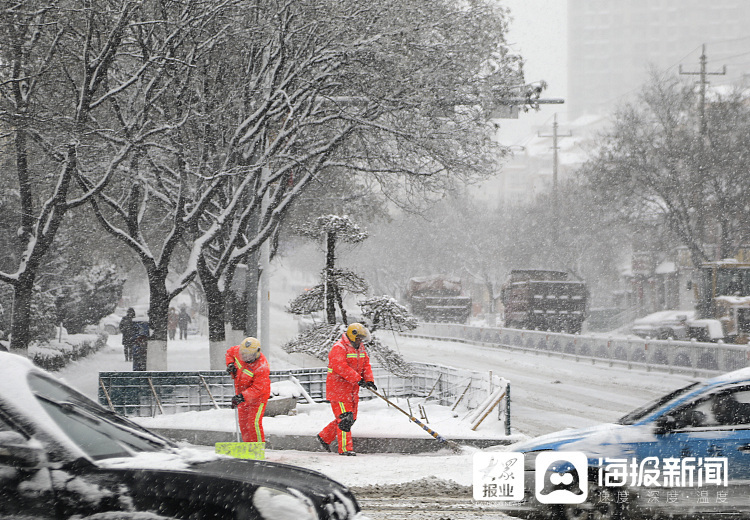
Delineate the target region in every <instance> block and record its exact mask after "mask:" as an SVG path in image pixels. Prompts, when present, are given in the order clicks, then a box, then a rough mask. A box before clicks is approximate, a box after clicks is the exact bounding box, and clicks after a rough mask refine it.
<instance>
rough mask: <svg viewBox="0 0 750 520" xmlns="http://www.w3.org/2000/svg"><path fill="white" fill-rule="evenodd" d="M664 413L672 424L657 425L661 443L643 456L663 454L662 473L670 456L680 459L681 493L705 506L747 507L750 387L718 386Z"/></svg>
mask: <svg viewBox="0 0 750 520" xmlns="http://www.w3.org/2000/svg"><path fill="white" fill-rule="evenodd" d="M665 417H669V418H671V419H670V422H669V423H668V424H669V425H668V426H666V427H665V428H664V429H660V428H658V427H657V430H656V442H655V443H653V445H652V446H650V447H648V448H646V447H643V448H646V449H645V450H644V449H641V450H639V451H640V452H641V453H639V458H642V457H643V456H645V455H647V454H646V453H644V451H649V452H650V453H648V455H650V456H656V457H658V458H659V459H660V463H661V466H662V474H664V470H665V467H664V464H665V460H667V459H673V460H674V459H678V460H679V467H680V473H679V480H680V484H681V485H680V490H679V494H680V496H682V497H684V498H685V499H686V500H687V501H688V502H695V505H696V507H699V508H700V509H706V510H708V509H711V510H713V509H717V510H726V511H727V512H730V511H731V512H734V511H748V510H749V509H750V503H749V502H748V500H747V490H748V485H750V385H747V384H741V385H730V386H723V387H721V388H717V389H713V390H712V391H709V392H707V393H706V394H703V395H701V396H699V397H697V398H696V399H695V400H694V401H692V402H690V403H687V404H685V405H682V406H679V407H677V408H675V410H673V411H671V412H669V413H668V414H666V416H665ZM662 424H665V423H662ZM673 464H674V463H673ZM724 472H725V473H724ZM673 474H674V473H673ZM675 476H676V475H675Z"/></svg>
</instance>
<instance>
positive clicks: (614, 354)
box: [404, 323, 750, 375]
mask: <svg viewBox="0 0 750 520" xmlns="http://www.w3.org/2000/svg"><path fill="white" fill-rule="evenodd" d="M404 335H405V336H416V337H428V338H434V339H449V340H457V341H466V342H471V343H476V344H482V345H490V346H491V345H497V346H502V347H507V348H514V349H523V350H529V351H534V352H537V353H546V354H548V355H560V356H572V357H575V358H585V359H591V360H592V361H596V360H602V361H606V362H609V363H610V364H615V363H617V364H622V365H626V366H628V368H633V367H640V368H646V369H660V370H669V371H683V372H694V373H695V374H696V375H697V374H698V373H699V372H702V373H707V374H712V373H720V372H730V371H732V370H737V369H740V368H745V367H747V366H750V348H749V347H748V345H733V344H725V343H700V342H697V341H675V340H652V339H644V338H640V337H633V336H628V337H624V338H623V337H614V336H612V337H608V336H603V335H586V334H580V335H579V334H564V333H555V332H543V331H534V330H521V329H508V328H499V327H475V326H468V325H460V324H453V323H422V324H420V326H419V327H418V328H417V329H416V330H415V331H414V332H412V333H409V334H404Z"/></svg>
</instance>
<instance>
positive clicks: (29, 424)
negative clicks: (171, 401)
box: [0, 352, 359, 520]
mask: <svg viewBox="0 0 750 520" xmlns="http://www.w3.org/2000/svg"><path fill="white" fill-rule="evenodd" d="M358 515H359V506H358V504H357V501H356V499H355V497H354V496H353V495H352V493H351V492H350V491H349V489H347V488H346V487H345V486H343V485H341V484H339V483H337V482H335V481H333V480H331V479H330V478H328V477H326V476H325V475H322V474H320V473H317V472H315V471H311V470H307V469H302V468H298V467H295V466H289V465H285V464H277V463H270V462H265V461H254V460H238V459H232V458H229V457H226V456H222V455H216V454H214V453H210V452H206V451H201V450H199V449H197V448H194V447H190V446H177V445H175V444H174V443H172V442H171V441H169V440H166V439H164V438H163V437H160V436H158V435H156V434H154V433H152V432H149V431H148V430H146V429H144V428H142V427H141V426H138V425H137V424H135V423H133V422H132V421H129V420H128V419H126V418H124V417H122V416H120V415H117V414H115V413H113V412H110V411H108V410H106V409H104V408H102V407H101V406H100V405H99V404H97V403H95V402H94V401H92V400H90V399H89V398H87V397H86V396H84V395H83V394H81V393H79V392H78V391H76V390H74V389H73V388H71V387H69V386H68V385H66V384H65V383H63V382H61V381H60V380H59V379H57V378H55V377H53V376H52V375H50V374H49V373H47V372H45V371H43V370H41V369H39V368H37V367H35V366H34V365H33V364H32V363H31V362H30V361H29V360H27V359H26V358H24V357H21V356H18V355H15V354H10V353H3V352H0V518H20V517H23V518H45V519H46V518H65V519H68V518H71V517H74V518H84V517H86V518H88V517H90V518H91V519H92V520H93V519H113V518H118V519H124V518H127V519H146V518H148V519H154V518H190V519H196V520H197V519H224V518H226V519H248V520H250V519H253V520H255V519H258V520H260V519H267V520H271V519H273V520H283V519H293V520H307V519H330V520H345V519H353V518H355V517H356V516H358Z"/></svg>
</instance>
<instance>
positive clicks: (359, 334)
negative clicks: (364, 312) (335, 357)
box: [346, 323, 370, 343]
mask: <svg viewBox="0 0 750 520" xmlns="http://www.w3.org/2000/svg"><path fill="white" fill-rule="evenodd" d="M346 337H347V338H349V341H351V342H352V343H354V342H355V341H357V338H362V341H367V340H368V339H370V331H369V330H367V328H365V326H364V325H362V324H361V323H352V324H351V325H349V326H348V327H347V328H346Z"/></svg>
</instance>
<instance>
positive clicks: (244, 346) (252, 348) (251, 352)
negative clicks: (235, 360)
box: [240, 338, 260, 362]
mask: <svg viewBox="0 0 750 520" xmlns="http://www.w3.org/2000/svg"><path fill="white" fill-rule="evenodd" d="M259 355H260V341H258V340H257V339H256V338H245V339H243V340H242V343H240V357H241V358H242V361H247V362H252V361H255V360H256V359H258V356H259Z"/></svg>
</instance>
